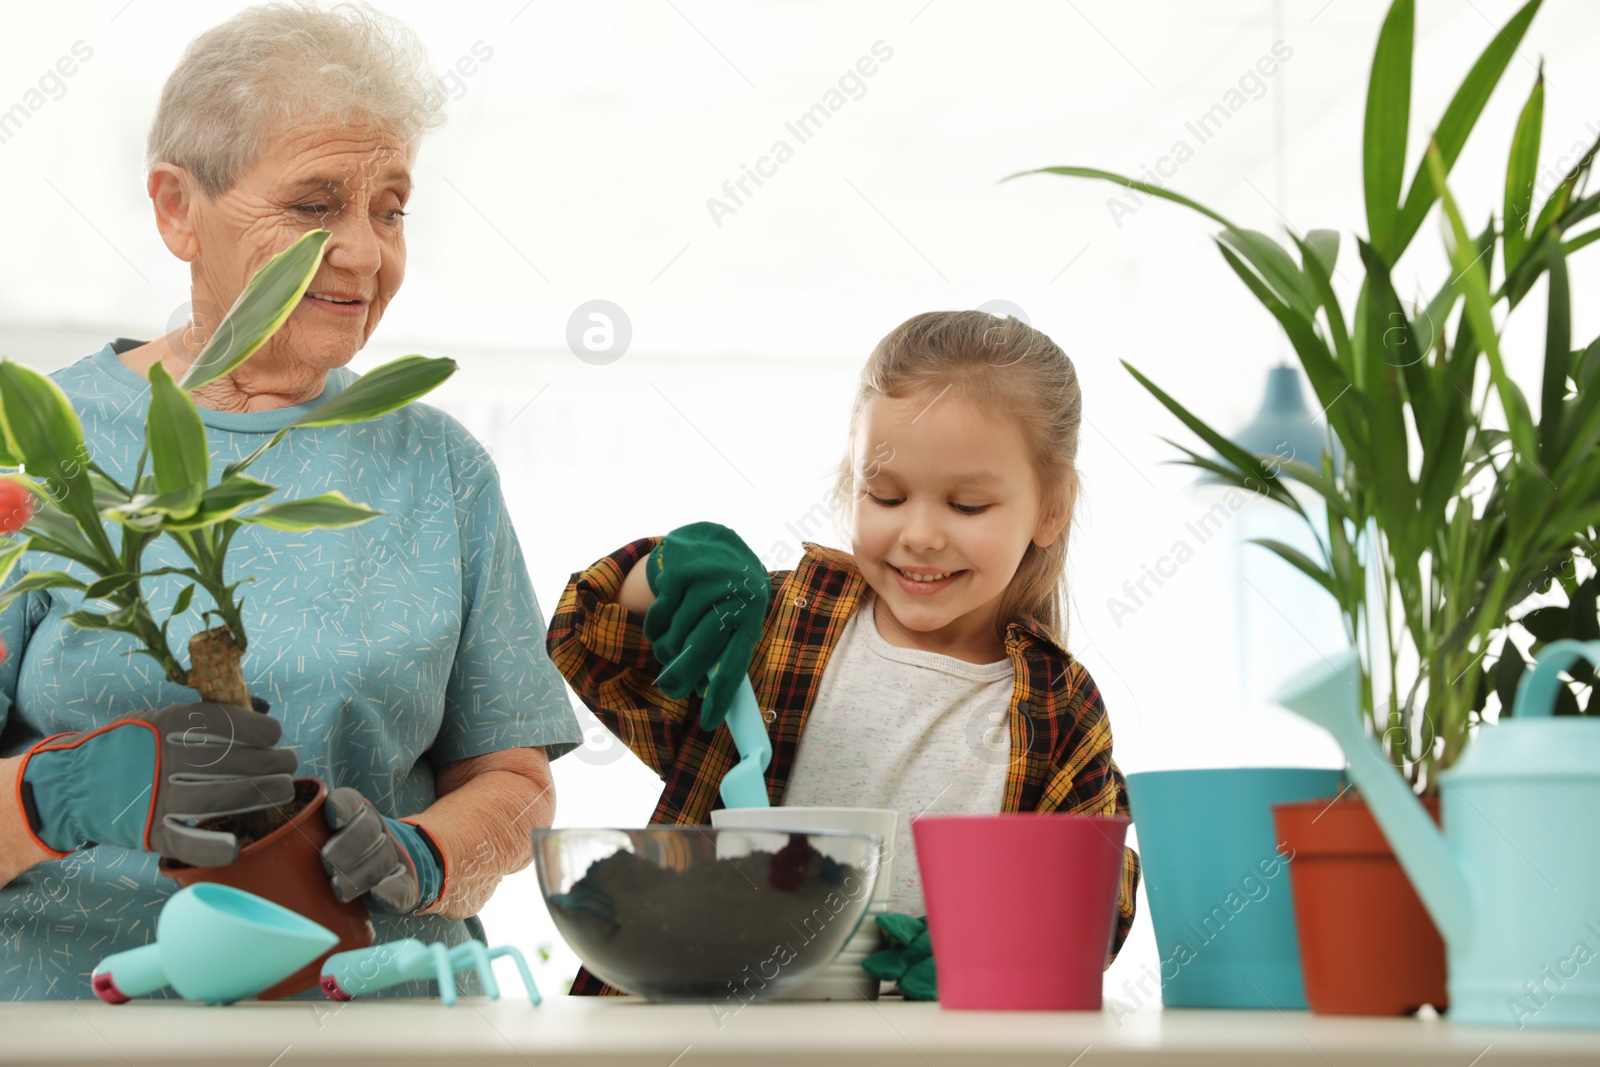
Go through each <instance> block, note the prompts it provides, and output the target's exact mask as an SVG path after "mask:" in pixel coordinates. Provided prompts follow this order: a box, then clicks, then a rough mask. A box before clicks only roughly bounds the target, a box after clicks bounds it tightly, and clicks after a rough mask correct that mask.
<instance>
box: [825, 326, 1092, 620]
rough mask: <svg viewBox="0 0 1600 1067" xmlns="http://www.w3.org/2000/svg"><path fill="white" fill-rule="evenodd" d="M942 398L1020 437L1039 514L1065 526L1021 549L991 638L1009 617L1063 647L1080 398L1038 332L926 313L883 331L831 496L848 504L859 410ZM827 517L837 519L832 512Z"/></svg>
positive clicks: (1059, 357)
mask: <svg viewBox="0 0 1600 1067" xmlns="http://www.w3.org/2000/svg"><path fill="white" fill-rule="evenodd" d="M941 391H949V392H951V393H955V394H957V395H960V396H963V397H965V398H967V399H968V400H970V401H972V402H973V403H975V404H977V405H979V406H980V407H982V408H983V409H984V410H986V411H987V412H989V413H990V414H991V415H993V416H994V417H996V418H1001V419H1010V420H1012V421H1014V422H1015V423H1016V425H1017V427H1018V428H1019V429H1020V430H1021V431H1022V440H1023V444H1024V446H1025V447H1026V449H1027V451H1028V457H1029V460H1030V465H1031V466H1032V468H1033V475H1034V479H1035V484H1036V486H1037V488H1038V491H1039V503H1040V514H1041V515H1048V514H1058V515H1059V514H1065V515H1066V516H1067V522H1066V524H1065V525H1064V526H1063V527H1062V530H1061V533H1060V535H1059V536H1057V537H1056V539H1055V540H1054V541H1052V542H1051V543H1050V545H1049V547H1048V548H1040V547H1039V546H1038V545H1036V544H1034V543H1032V542H1029V544H1028V548H1027V550H1026V551H1025V552H1024V553H1023V555H1022V562H1021V563H1020V564H1018V566H1017V573H1016V574H1015V575H1013V576H1012V579H1011V582H1010V584H1009V585H1007V586H1006V591H1005V593H1004V594H1003V595H1002V596H1001V598H1000V606H999V611H998V613H997V614H996V616H995V628H996V631H997V632H998V635H999V637H1000V639H1001V640H1004V639H1005V636H1006V633H1005V631H1006V625H1007V624H1008V623H1010V622H1012V621H1013V620H1015V621H1017V622H1021V623H1025V624H1027V625H1029V626H1032V627H1033V628H1034V629H1036V630H1038V631H1040V632H1041V633H1043V634H1045V635H1046V636H1048V637H1049V638H1050V639H1051V640H1053V641H1055V642H1056V643H1057V644H1059V645H1061V646H1062V647H1063V648H1064V647H1065V646H1066V630H1067V627H1066V621H1067V539H1068V534H1069V533H1070V532H1071V529H1072V522H1071V517H1072V510H1073V505H1074V504H1075V503H1076V501H1077V496H1078V467H1077V458H1078V425H1079V423H1080V422H1082V421H1083V392H1082V390H1081V389H1079V387H1078V372H1077V370H1076V369H1075V368H1074V367H1073V365H1072V360H1070V359H1068V358H1067V354H1066V353H1065V352H1063V351H1061V349H1060V348H1059V347H1058V346H1057V345H1056V343H1055V342H1054V341H1052V340H1050V338H1048V337H1046V336H1045V335H1044V334H1042V333H1040V332H1039V331H1038V330H1035V329H1034V328H1033V327H1031V326H1029V325H1028V324H1027V323H1025V322H1021V321H1019V320H1017V319H1015V318H1010V317H1007V318H997V317H996V316H994V315H990V314H989V313H987V312H984V311H929V312H926V313H924V314H921V315H915V316H913V317H911V318H909V319H907V320H906V321H905V322H903V323H901V324H900V325H899V326H896V327H895V328H894V329H893V330H891V331H889V334H888V336H886V337H885V338H884V339H883V340H882V341H879V342H878V346H877V347H876V348H874V349H873V350H872V355H871V356H870V357H868V359H867V365H866V367H864V368H863V369H862V371H861V383H860V387H859V388H858V389H857V391H856V398H855V403H854V405H853V406H852V408H851V411H850V447H849V448H848V449H847V450H846V452H845V456H844V460H843V462H841V463H840V464H839V470H838V476H837V481H836V483H835V485H834V494H835V495H834V499H835V500H838V501H847V500H848V501H851V502H852V503H853V502H854V500H855V498H856V485H855V481H856V475H857V471H856V469H855V461H854V458H853V457H854V449H855V438H856V431H857V429H858V428H859V426H860V423H861V416H862V412H863V411H864V410H865V409H866V406H867V404H868V403H870V402H871V401H872V400H874V399H877V398H879V397H888V398H892V399H903V398H906V397H914V396H920V395H924V394H927V395H930V396H931V395H933V394H936V393H939V392H941ZM836 514H837V513H836Z"/></svg>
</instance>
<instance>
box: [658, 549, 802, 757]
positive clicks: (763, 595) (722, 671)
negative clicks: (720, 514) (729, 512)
mask: <svg viewBox="0 0 1600 1067" xmlns="http://www.w3.org/2000/svg"><path fill="white" fill-rule="evenodd" d="M645 576H646V579H647V580H648V581H649V584H650V590H651V592H653V593H654V594H655V596H656V599H655V603H653V604H651V605H650V610H649V611H647V612H645V617H644V633H645V636H646V637H648V638H649V639H650V643H651V646H652V647H653V649H654V651H655V656H656V659H657V660H659V661H660V662H661V663H662V664H664V665H665V669H664V670H662V672H661V674H660V675H659V676H658V677H657V679H656V683H657V684H658V685H659V686H660V687H661V691H662V692H663V693H665V694H667V695H668V696H669V697H672V698H673V699H675V700H676V699H681V698H683V697H686V696H688V695H689V693H690V692H697V691H698V692H703V693H704V694H705V701H704V703H703V704H701V706H700V725H701V727H702V728H703V729H706V730H714V729H716V728H717V727H718V726H719V725H721V723H722V720H723V717H724V716H725V715H727V713H728V708H729V706H730V705H731V704H732V703H733V696H734V693H735V691H736V690H737V689H738V686H739V682H740V680H741V679H742V678H743V677H744V676H745V675H746V674H747V673H748V672H749V670H750V658H751V656H752V655H753V654H754V652H755V647H756V642H757V641H759V640H760V638H761V628H762V625H763V624H764V623H765V621H766V617H767V601H768V599H769V598H770V596H771V584H770V580H769V579H768V577H767V572H766V571H765V570H764V569H763V568H762V566H761V560H760V559H758V558H757V557H756V554H755V553H754V552H752V551H751V550H750V546H749V545H746V544H745V543H744V541H742V540H741V539H740V538H739V535H738V534H736V533H734V532H733V531H732V530H730V529H728V528H727V527H726V526H721V525H718V524H717V523H714V522H696V523H691V524H689V525H688V526H680V527H678V529H676V530H673V531H672V532H671V533H669V534H667V536H666V537H665V538H664V539H662V542H661V543H660V544H659V545H657V546H656V548H655V551H653V552H651V553H650V558H649V559H647V560H646V561H645ZM718 664H720V665H721V666H720V668H719V669H718V671H717V677H716V680H715V681H713V682H711V683H710V684H709V686H708V685H707V681H708V675H709V674H710V672H711V668H712V667H715V666H717V665H718Z"/></svg>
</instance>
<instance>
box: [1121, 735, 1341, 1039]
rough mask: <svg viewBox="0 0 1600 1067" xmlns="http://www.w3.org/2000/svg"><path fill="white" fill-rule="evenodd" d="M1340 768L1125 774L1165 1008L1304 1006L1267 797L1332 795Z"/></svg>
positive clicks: (1285, 873)
mask: <svg viewBox="0 0 1600 1067" xmlns="http://www.w3.org/2000/svg"><path fill="white" fill-rule="evenodd" d="M1341 777H1342V775H1341V772H1339V771H1337V770H1319V769H1316V768H1310V767H1240V768H1225V769H1221V770H1193V771H1150V772H1145V773H1141V774H1130V775H1128V801H1129V806H1130V807H1131V808H1132V811H1133V821H1134V826H1135V827H1136V828H1137V831H1138V841H1139V854H1140V858H1141V859H1142V860H1143V863H1144V885H1145V892H1146V893H1147V894H1148V896H1149V898H1150V918H1151V921H1152V922H1153V923H1154V924H1155V930H1156V944H1157V946H1158V948H1159V949H1160V953H1161V962H1160V970H1161V1000H1162V1003H1163V1004H1164V1005H1165V1006H1166V1007H1169V1008H1276V1009H1279V1010H1285V1011H1287V1010H1293V1009H1304V1008H1305V1007H1306V997H1305V986H1304V984H1303V983H1302V981H1301V977H1300V946H1299V942H1298V940H1297V939H1296V937H1295V923H1294V903H1293V901H1292V899H1291V898H1290V894H1289V860H1290V858H1292V855H1293V853H1292V852H1290V851H1289V850H1288V849H1287V848H1286V847H1285V848H1284V849H1283V850H1281V851H1280V849H1279V843H1278V840H1277V835H1276V832H1275V831H1274V828H1273V821H1272V805H1274V804H1279V803H1283V802H1285V801H1293V800H1313V799H1316V798H1318V797H1327V798H1329V799H1332V798H1333V797H1334V796H1336V795H1338V792H1339V788H1340V781H1341Z"/></svg>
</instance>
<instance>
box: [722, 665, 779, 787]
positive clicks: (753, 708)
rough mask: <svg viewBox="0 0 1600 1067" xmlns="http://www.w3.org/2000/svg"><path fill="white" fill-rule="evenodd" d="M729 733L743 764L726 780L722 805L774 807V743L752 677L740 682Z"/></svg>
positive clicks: (729, 715) (734, 699)
mask: <svg viewBox="0 0 1600 1067" xmlns="http://www.w3.org/2000/svg"><path fill="white" fill-rule="evenodd" d="M725 721H726V722H727V724H728V732H729V733H731V734H732V735H733V745H734V748H736V749H737V750H738V752H739V762H738V763H735V764H734V765H733V766H732V767H731V768H730V769H729V770H728V773H727V774H724V775H723V776H722V785H721V788H720V792H721V794H722V803H723V805H724V806H726V807H730V808H765V807H770V806H771V802H770V801H768V800H767V781H766V778H765V777H764V776H765V775H766V773H767V765H768V764H769V763H771V762H772V742H771V740H769V739H768V737H767V723H766V720H765V718H764V717H763V716H762V714H761V705H759V704H757V703H756V691H755V689H754V688H753V687H752V686H751V685H750V676H749V675H745V676H744V677H743V678H741V679H740V680H739V688H738V690H737V691H736V692H735V693H734V696H733V705H732V706H731V707H730V708H728V717H727V719H726V720H725Z"/></svg>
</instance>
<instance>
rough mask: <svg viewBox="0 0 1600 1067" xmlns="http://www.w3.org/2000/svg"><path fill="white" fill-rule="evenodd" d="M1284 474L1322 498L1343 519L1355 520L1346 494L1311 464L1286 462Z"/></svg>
mask: <svg viewBox="0 0 1600 1067" xmlns="http://www.w3.org/2000/svg"><path fill="white" fill-rule="evenodd" d="M1282 473H1283V475H1284V476H1285V477H1288V478H1293V479H1294V480H1295V481H1297V482H1299V483H1300V484H1301V485H1304V486H1306V487H1307V488H1308V489H1310V490H1311V491H1312V492H1314V493H1316V494H1317V495H1318V496H1320V497H1321V498H1322V499H1323V501H1324V502H1326V503H1327V505H1328V507H1329V508H1331V509H1332V510H1333V511H1334V512H1336V513H1337V514H1338V515H1339V516H1340V517H1341V518H1346V519H1354V518H1355V516H1354V515H1353V514H1352V513H1351V511H1350V501H1349V500H1347V499H1346V498H1345V494H1344V492H1343V491H1342V490H1341V489H1340V488H1339V487H1338V486H1337V485H1335V484H1334V482H1333V480H1332V479H1331V478H1327V477H1324V476H1323V474H1322V472H1321V471H1319V470H1317V469H1316V468H1314V467H1312V466H1311V464H1309V463H1302V462H1301V461H1300V460H1298V459H1290V460H1285V461H1284V462H1283V470H1282Z"/></svg>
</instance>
